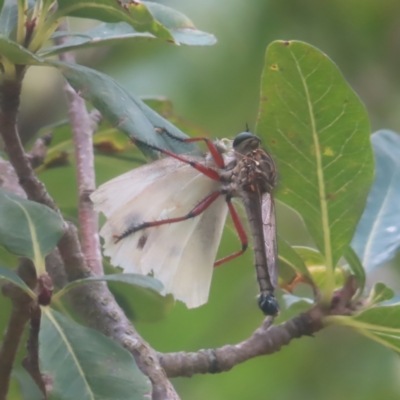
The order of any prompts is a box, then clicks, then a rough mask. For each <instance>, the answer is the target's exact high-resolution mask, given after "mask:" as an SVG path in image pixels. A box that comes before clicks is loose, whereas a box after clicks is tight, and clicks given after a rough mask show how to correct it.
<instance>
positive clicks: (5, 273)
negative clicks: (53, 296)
mask: <svg viewBox="0 0 400 400" xmlns="http://www.w3.org/2000/svg"><path fill="white" fill-rule="evenodd" d="M1 279H5V280H6V281H8V282H11V283H13V284H14V285H15V286H18V287H19V288H20V289H22V290H23V291H24V292H26V293H27V294H29V296H31V297H32V299H36V298H37V296H36V295H35V293H33V292H32V290H31V289H29V287H28V286H27V284H26V283H25V282H24V281H23V280H22V279H21V278H20V277H19V276H18V275H17V274H16V273H15V272H13V271H10V270H9V269H8V268H5V267H2V266H1V265H0V280H1Z"/></svg>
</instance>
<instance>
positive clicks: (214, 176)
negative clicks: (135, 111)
mask: <svg viewBox="0 0 400 400" xmlns="http://www.w3.org/2000/svg"><path fill="white" fill-rule="evenodd" d="M131 140H132V142H133V143H135V142H140V143H142V144H143V145H145V146H147V147H148V148H150V149H153V150H155V151H158V152H160V153H163V154H166V155H167V156H170V157H173V158H175V159H177V160H179V161H181V162H184V163H186V164H189V165H190V166H191V167H193V168H194V169H197V171H199V172H201V173H202V174H204V175H206V176H208V177H209V178H210V179H213V180H214V181H219V180H220V176H219V174H218V172H217V171H215V170H214V169H212V168H208V167H206V166H205V165H203V164H200V163H198V162H196V161H192V160H187V159H186V158H185V157H181V156H179V155H178V154H175V153H172V152H171V151H168V150H165V149H162V148H160V147H157V146H154V145H152V144H150V143H146V142H143V141H141V140H138V139H135V138H131ZM221 157H222V156H221Z"/></svg>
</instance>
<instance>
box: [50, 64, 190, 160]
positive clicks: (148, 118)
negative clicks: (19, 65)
mask: <svg viewBox="0 0 400 400" xmlns="http://www.w3.org/2000/svg"><path fill="white" fill-rule="evenodd" d="M54 64H55V65H56V66H57V67H58V68H59V69H60V70H61V72H62V73H63V74H64V76H65V78H66V79H67V80H68V82H69V83H70V84H71V86H72V87H73V88H74V89H75V90H77V91H80V92H81V93H82V96H83V97H84V98H85V99H87V100H88V101H90V102H91V103H92V104H93V105H94V106H95V107H96V108H97V109H98V110H99V111H100V112H101V113H102V115H103V116H104V118H106V119H107V120H108V122H109V123H110V124H111V125H112V126H118V129H119V130H120V131H121V132H124V133H125V134H126V135H128V136H129V137H131V138H135V139H138V140H142V141H144V142H146V143H149V144H152V145H155V146H158V147H161V148H166V149H168V150H171V151H173V152H175V153H178V154H179V153H182V152H188V151H192V150H193V149H195V146H194V145H187V144H182V143H181V142H178V141H176V140H173V139H171V138H169V137H167V136H165V135H161V134H159V133H157V132H156V131H155V130H154V128H157V127H163V128H166V129H167V130H168V131H169V132H170V133H172V134H174V135H176V136H179V137H182V138H185V137H187V136H186V135H185V134H184V133H183V132H181V131H180V130H179V129H178V128H176V127H175V126H174V125H172V124H171V123H169V122H168V121H167V120H165V119H164V118H162V117H161V116H160V115H159V114H157V113H156V112H155V111H153V110H152V109H151V108H150V107H149V106H147V105H146V104H145V103H143V102H142V101H141V100H140V99H138V98H136V97H134V96H132V95H131V94H130V93H129V92H128V91H126V90H125V89H124V88H123V87H122V86H121V85H119V84H118V83H117V82H116V81H115V80H114V79H112V78H110V77H109V76H107V75H104V74H102V73H100V72H97V71H94V70H92V69H89V68H86V67H82V66H80V65H68V64H63V63H54ZM83 89H84V90H83ZM137 146H138V147H139V148H140V149H141V150H142V151H143V153H145V154H146V155H148V156H152V157H154V158H155V157H156V154H154V152H153V151H150V150H149V148H148V147H146V146H143V145H141V144H140V143H137Z"/></svg>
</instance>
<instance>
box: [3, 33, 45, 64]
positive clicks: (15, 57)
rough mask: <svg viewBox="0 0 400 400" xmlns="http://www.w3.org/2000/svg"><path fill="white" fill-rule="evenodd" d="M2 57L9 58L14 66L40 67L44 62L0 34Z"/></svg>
mask: <svg viewBox="0 0 400 400" xmlns="http://www.w3.org/2000/svg"><path fill="white" fill-rule="evenodd" d="M0 56H3V57H5V58H7V59H8V60H9V61H10V62H11V63H13V64H21V65H38V64H41V63H43V62H44V60H43V59H41V58H40V57H37V56H36V55H35V54H33V53H31V52H30V51H29V50H27V49H26V48H25V47H22V46H21V45H19V44H18V43H16V42H13V41H12V40H10V39H8V38H7V37H6V36H4V35H2V34H0Z"/></svg>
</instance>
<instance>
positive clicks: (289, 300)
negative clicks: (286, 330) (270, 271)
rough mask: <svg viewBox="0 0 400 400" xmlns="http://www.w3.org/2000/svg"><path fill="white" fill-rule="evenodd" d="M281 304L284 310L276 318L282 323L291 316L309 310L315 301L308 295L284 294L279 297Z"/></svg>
mask: <svg viewBox="0 0 400 400" xmlns="http://www.w3.org/2000/svg"><path fill="white" fill-rule="evenodd" d="M279 304H281V305H283V310H282V311H281V312H280V313H279V315H278V317H277V318H276V319H275V323H277V324H280V323H282V322H284V321H287V320H288V319H290V318H293V317H295V316H298V315H299V314H301V313H303V312H305V311H307V310H309V309H310V308H311V307H312V306H313V301H312V300H311V299H309V298H307V297H298V296H294V295H292V294H284V295H282V298H281V299H279Z"/></svg>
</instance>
